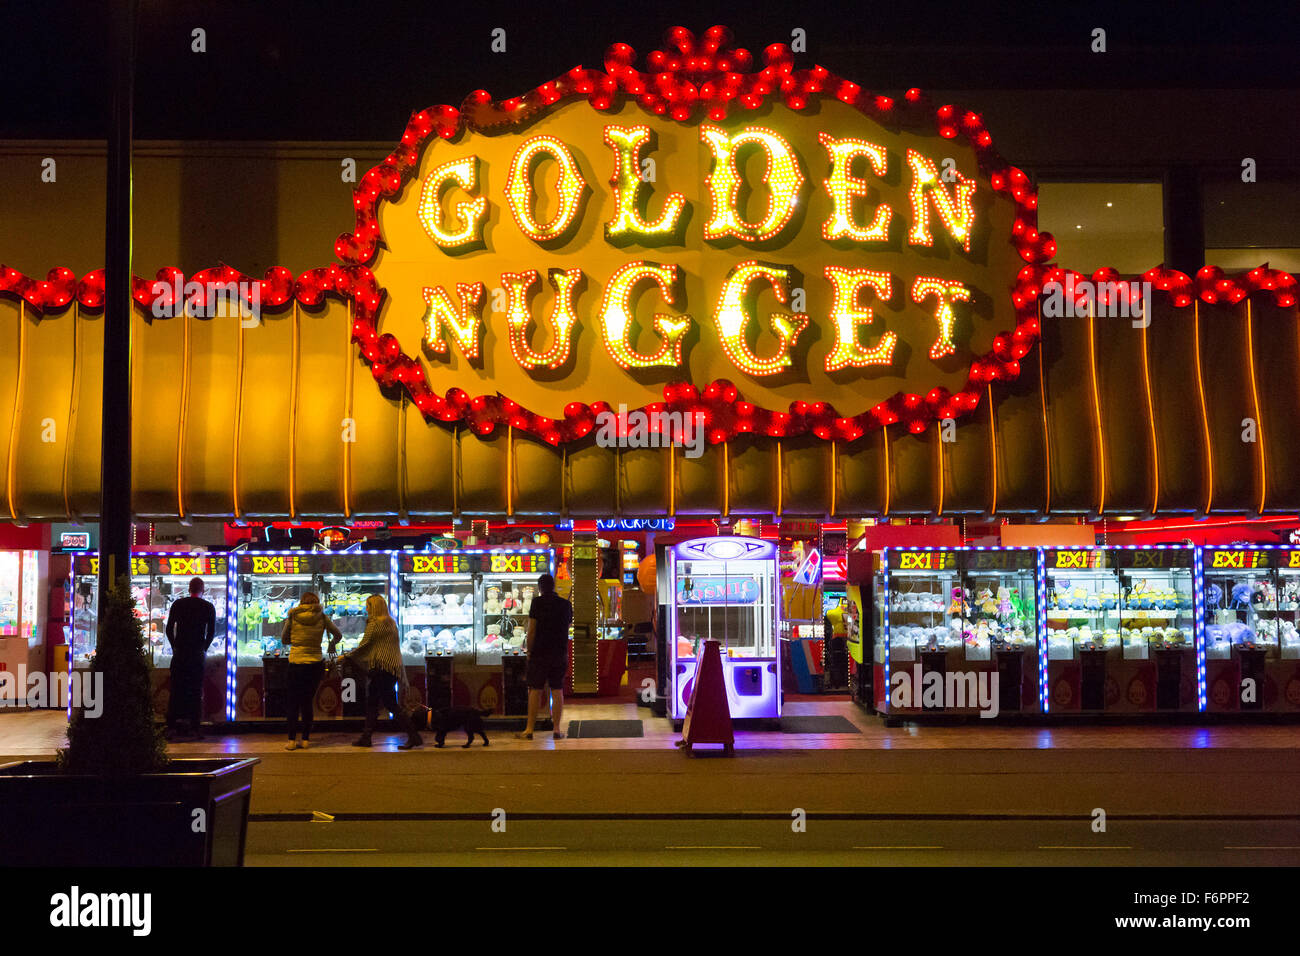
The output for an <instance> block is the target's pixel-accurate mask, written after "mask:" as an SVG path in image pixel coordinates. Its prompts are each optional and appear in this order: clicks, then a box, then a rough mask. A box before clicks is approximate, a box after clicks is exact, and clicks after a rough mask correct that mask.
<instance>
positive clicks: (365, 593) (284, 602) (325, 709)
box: [226, 551, 392, 720]
mask: <svg viewBox="0 0 1300 956" xmlns="http://www.w3.org/2000/svg"><path fill="white" fill-rule="evenodd" d="M391 571H392V567H391V557H390V555H389V553H388V552H381V551H357V552H347V553H334V552H325V551H302V552H298V551H242V552H238V557H237V565H236V574H235V578H234V580H233V582H232V587H233V589H234V592H235V593H234V594H233V595H232V603H233V604H234V605H235V607H236V611H235V617H234V619H233V623H232V625H231V626H232V629H233V631H234V634H233V635H232V640H231V643H232V644H233V645H234V647H235V653H233V654H231V655H230V656H229V658H228V661H227V666H228V668H229V670H228V673H227V687H228V688H229V696H228V699H227V704H226V707H227V713H228V715H229V717H230V719H231V720H261V719H273V720H283V719H284V718H285V717H286V716H287V715H288V706H287V701H286V697H285V695H286V693H287V686H288V685H287V681H288V669H287V666H288V659H289V648H288V646H287V645H285V644H282V643H281V641H280V636H281V634H282V633H283V631H284V622H285V617H286V616H287V615H288V612H289V611H291V610H293V608H295V607H297V606H298V604H299V603H300V602H301V600H302V596H303V594H304V593H305V592H307V591H313V592H315V594H316V596H317V597H319V598H320V603H321V610H322V611H323V612H324V613H325V615H326V616H327V617H329V618H331V619H332V620H333V621H334V623H335V625H337V626H338V629H339V630H340V631H341V632H342V634H343V638H342V640H341V641H340V642H339V645H338V648H337V649H338V651H339V653H343V652H346V651H350V650H352V649H354V648H355V647H356V646H357V645H358V644H360V643H361V636H362V633H363V632H364V631H365V623H366V599H367V598H368V597H370V595H372V594H379V595H382V596H383V597H384V598H386V599H388V600H390V601H391V599H392V593H391V581H392V576H391ZM329 640H330V634H329V633H328V632H326V634H325V635H324V637H323V639H322V641H321V652H322V654H327V653H328V650H329ZM315 709H316V717H326V718H328V717H342V716H358V715H360V714H361V713H362V712H363V710H362V706H361V703H360V701H359V699H358V701H355V702H354V701H348V702H345V701H344V700H343V699H342V694H341V686H340V683H339V678H338V675H337V674H332V675H330V676H329V677H327V678H326V679H325V680H323V681H322V682H321V686H320V689H319V690H318V691H317V693H316V702H315Z"/></svg>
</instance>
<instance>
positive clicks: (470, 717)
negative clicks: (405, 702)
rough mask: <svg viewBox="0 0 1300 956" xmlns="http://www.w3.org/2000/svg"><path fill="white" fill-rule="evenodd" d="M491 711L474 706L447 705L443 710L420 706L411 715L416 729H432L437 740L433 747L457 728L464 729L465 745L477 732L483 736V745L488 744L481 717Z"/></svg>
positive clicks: (442, 741) (439, 745)
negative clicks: (465, 735) (466, 736)
mask: <svg viewBox="0 0 1300 956" xmlns="http://www.w3.org/2000/svg"><path fill="white" fill-rule="evenodd" d="M490 713H492V711H490V710H479V709H478V708H476V707H448V708H447V709H445V710H430V709H429V708H428V707H421V708H419V709H418V710H416V711H415V713H413V714H412V715H411V719H412V720H413V721H414V723H415V726H416V728H417V729H420V730H423V729H424V728H425V727H427V728H428V729H429V730H431V731H433V734H434V736H435V737H437V739H438V742H437V743H436V744H434V746H435V747H441V746H442V745H443V743H444V742H445V741H446V739H447V734H448V733H450V732H451V731H453V730H456V729H457V728H460V729H462V730H464V731H465V733H466V734H467V735H468V739H467V740H466V741H465V747H469V746H471V745H472V744H473V743H474V735H475V734H478V735H479V736H480V737H482V738H483V746H484V747H486V746H488V735H487V730H486V729H485V728H484V726H483V718H484V717H486V716H488V715H489V714H490Z"/></svg>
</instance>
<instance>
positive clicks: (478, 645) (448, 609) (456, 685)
mask: <svg viewBox="0 0 1300 956" xmlns="http://www.w3.org/2000/svg"><path fill="white" fill-rule="evenodd" d="M397 558H398V571H397V578H398V585H397V587H398V592H399V594H400V598H399V601H400V606H399V624H400V627H401V631H402V655H403V660H405V661H406V662H407V663H408V664H411V663H414V661H415V660H416V659H418V660H419V662H420V663H421V664H422V665H423V666H424V668H425V674H426V677H425V679H426V695H427V700H428V703H429V706H430V707H433V708H439V707H450V706H458V707H478V708H481V709H484V710H491V711H492V712H494V713H497V714H502V713H505V714H513V713H523V712H525V711H526V708H527V699H528V697H527V690H526V688H524V686H523V674H524V667H523V663H524V659H525V651H524V639H525V636H526V635H527V632H528V610H529V607H530V606H531V604H532V600H533V595H534V594H535V593H536V591H537V578H538V577H539V576H540V575H542V574H554V573H555V558H554V552H553V551H551V550H550V549H549V548H462V549H459V550H446V551H439V552H403V553H400V554H399V555H398V556H397ZM521 691H522V693H520V692H521ZM521 708H522V709H521Z"/></svg>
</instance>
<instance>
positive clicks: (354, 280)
mask: <svg viewBox="0 0 1300 956" xmlns="http://www.w3.org/2000/svg"><path fill="white" fill-rule="evenodd" d="M1071 277H1073V281H1074V282H1075V284H1076V285H1078V284H1079V283H1081V282H1083V281H1088V282H1091V283H1092V285H1093V287H1095V288H1096V290H1097V297H1098V298H1099V299H1101V300H1102V301H1106V299H1105V297H1106V295H1107V294H1108V291H1109V290H1108V286H1109V284H1110V283H1114V282H1119V281H1120V274H1119V273H1118V272H1117V271H1116V270H1114V269H1111V268H1105V269H1098V270H1097V271H1096V272H1094V273H1092V275H1086V274H1082V273H1077V272H1073V271H1072V270H1068V269H1063V268H1060V267H1058V266H1049V267H1042V266H1026V267H1025V268H1024V269H1022V270H1021V273H1020V277H1019V281H1018V283H1017V291H1016V293H1015V295H1016V296H1018V297H1020V300H1021V301H1023V302H1024V303H1027V304H1028V305H1029V307H1030V308H1033V309H1035V311H1036V309H1037V306H1036V303H1037V301H1038V297H1039V296H1040V295H1041V294H1042V292H1043V286H1044V285H1045V284H1047V283H1059V284H1060V286H1061V287H1062V288H1068V287H1069V283H1070V280H1071ZM1141 278H1142V279H1143V281H1146V282H1150V283H1151V286H1152V288H1153V289H1154V290H1156V292H1157V293H1158V294H1160V295H1163V296H1164V297H1165V298H1166V299H1168V300H1169V301H1170V302H1171V303H1172V304H1173V305H1174V306H1175V307H1176V308H1187V307H1189V306H1191V305H1192V303H1193V302H1195V301H1197V300H1199V301H1201V302H1204V303H1206V304H1207V305H1215V304H1221V303H1224V304H1228V305H1236V304H1238V303H1240V302H1241V301H1242V300H1243V299H1245V298H1246V297H1247V296H1249V295H1252V294H1263V293H1267V294H1269V295H1271V298H1272V300H1273V304H1274V305H1276V306H1278V307H1280V308H1290V307H1292V306H1295V305H1296V303H1297V301H1298V300H1300V281H1297V279H1296V277H1295V276H1293V275H1291V274H1290V273H1287V272H1283V271H1282V270H1280V269H1270V268H1268V267H1267V266H1258V267H1256V268H1254V269H1251V270H1250V271H1248V272H1243V273H1239V274H1237V275H1228V274H1226V273H1225V272H1224V271H1223V270H1222V269H1221V268H1219V267H1218V266H1215V265H1207V266H1204V267H1202V268H1201V269H1200V270H1198V271H1197V273H1196V275H1195V276H1189V275H1187V274H1186V273H1183V272H1178V271H1176V270H1173V269H1165V268H1164V267H1163V266H1159V267H1156V268H1154V269H1149V270H1148V271H1147V272H1145V273H1144V274H1143V275H1142V276H1141ZM156 281H157V282H162V283H165V284H166V286H167V287H168V288H169V289H171V288H174V285H175V283H176V282H177V281H179V282H180V283H181V285H182V287H183V286H185V285H186V284H187V282H194V283H198V285H199V286H200V291H199V292H198V294H197V295H196V296H195V297H194V299H193V300H192V301H193V302H194V304H195V305H196V306H199V307H202V306H203V305H204V304H205V301H206V300H205V294H206V291H207V288H208V283H213V284H218V283H235V284H236V286H237V288H240V289H251V288H253V287H254V286H256V288H257V289H258V295H259V297H260V305H261V307H262V309H263V310H264V311H269V312H272V313H274V312H277V311H280V310H282V309H286V308H289V307H290V306H291V305H293V304H294V303H297V304H298V305H301V306H307V307H318V306H320V305H321V304H323V303H324V302H325V301H326V299H327V298H329V299H335V300H340V301H346V302H350V303H351V304H352V305H353V307H354V310H355V316H360V315H362V314H363V312H365V313H369V314H371V315H373V314H374V313H375V312H376V311H377V310H378V308H379V305H380V303H381V302H382V300H383V294H384V293H383V289H381V288H380V287H379V284H378V283H377V282H376V280H375V277H374V274H373V273H372V272H371V271H370V270H369V269H368V268H366V267H365V266H347V265H329V266H324V267H322V268H317V269H308V270H307V271H306V272H304V273H302V274H301V275H299V276H297V277H296V278H295V277H294V275H293V273H292V272H290V271H289V270H288V269H286V268H284V267H283V266H274V267H272V268H270V269H268V270H267V271H266V274H265V276H264V277H263V278H261V279H257V278H254V277H252V276H248V275H245V274H244V273H242V272H240V271H239V270H238V269H234V268H232V267H230V266H227V265H224V264H223V265H219V266H216V267H214V268H210V269H204V270H202V271H200V272H196V273H194V274H193V275H191V276H189V277H188V279H187V278H186V277H185V275H184V274H183V273H182V272H181V271H180V270H179V269H177V268H175V267H172V266H168V267H166V268H163V269H159V270H158V272H157V274H156ZM154 284H155V282H154V281H150V280H147V279H143V278H141V277H139V276H133V277H132V298H133V299H134V301H135V302H136V304H137V305H138V306H140V308H141V309H143V310H145V311H146V314H148V313H149V312H151V311H152V308H153V304H154V301H155V300H156V299H158V298H161V296H160V295H156V294H155V293H154V291H153V287H154ZM1126 287H1128V286H1126ZM1112 288H1113V287H1112ZM1128 288H1131V287H1128ZM1086 294H1087V293H1085V292H1083V291H1080V292H1079V293H1078V295H1079V296H1080V297H1081V298H1082V297H1083V296H1085V295H1086ZM0 296H6V297H9V298H16V299H21V300H22V301H24V302H26V303H27V305H28V306H30V307H31V309H32V312H33V315H35V316H40V315H42V314H43V313H46V312H58V311H61V310H63V309H66V308H67V307H68V306H70V305H71V304H72V302H73V301H74V300H75V301H76V303H77V305H78V306H79V307H81V308H83V309H88V310H90V311H97V310H100V309H102V308H103V307H104V270H103V269H95V270H93V271H91V272H88V273H86V274H85V275H84V276H82V277H81V278H80V279H78V278H77V276H76V273H74V272H73V271H72V270H71V269H67V268H63V267H58V268H54V269H51V270H50V271H49V272H48V273H47V275H46V277H45V279H43V280H42V279H35V278H33V277H31V276H27V275H25V274H24V273H22V272H20V271H18V270H17V269H13V268H10V267H9V266H5V265H0ZM1019 304H1020V303H1019V302H1018V305H1019ZM154 321H168V320H167V319H166V318H163V319H155V320H154ZM1036 321H1037V319H1036V318H1035V322H1036ZM352 331H353V341H359V342H360V344H361V354H362V355H363V356H364V357H365V358H366V359H367V361H369V362H370V363H371V369H372V371H373V372H374V375H375V379H376V381H378V382H379V383H380V384H381V385H383V386H385V387H393V386H397V385H401V386H405V387H408V390H409V383H410V382H411V381H412V380H415V377H416V376H418V380H419V381H421V382H423V376H422V374H421V372H420V370H419V366H418V365H417V364H415V363H403V362H401V361H400V356H401V347H400V345H399V344H398V342H397V339H396V338H395V337H394V336H392V335H390V334H383V335H378V334H376V333H375V332H374V330H373V328H371V329H370V330H369V331H368V330H367V329H366V326H365V324H364V323H363V322H362V321H361V320H360V319H359V318H354V321H353V329H352ZM412 369H414V371H412ZM985 374H986V375H987V374H988V373H985ZM986 380H987V381H990V382H991V381H994V380H995V379H994V378H987V379H986ZM425 387H426V388H427V385H426V386H425ZM942 394H943V390H941V389H935V390H934V391H932V392H931V393H929V394H928V395H926V396H924V397H921V396H906V397H904V399H903V402H902V405H903V406H904V408H903V409H902V411H901V413H900V411H899V410H898V409H897V408H896V407H895V405H894V404H893V403H892V401H891V402H882V403H880V404H879V405H877V406H875V407H874V408H873V409H871V411H870V412H869V413H864V415H866V416H867V417H869V418H871V419H872V420H873V422H874V423H876V424H878V425H881V426H887V425H892V424H894V423H896V422H899V421H907V422H911V421H915V420H917V419H918V418H919V417H920V415H922V414H924V413H925V412H927V411H931V410H933V413H932V415H931V419H933V418H935V417H937V418H945V417H948V415H947V414H944V413H945V412H947V411H949V410H950V409H951V408H952V406H951V405H949V404H945V403H944V402H943V401H942ZM427 396H428V398H427V402H426V403H427V404H428V405H429V406H430V407H431V408H432V409H433V414H432V415H431V416H429V417H432V418H435V419H436V420H439V421H442V422H446V423H449V424H450V423H459V424H463V425H466V426H467V427H469V428H471V429H472V430H474V431H475V432H476V433H478V434H483V435H486V434H490V433H491V432H492V430H493V429H494V428H495V427H496V426H498V425H510V426H513V427H515V428H521V429H525V430H527V431H529V433H530V434H533V435H536V436H537V437H538V438H540V439H542V440H543V441H547V442H549V443H550V444H552V445H557V444H559V443H560V442H562V441H572V440H575V439H580V438H582V437H584V436H586V435H589V434H590V433H591V432H592V431H593V430H594V429H595V419H596V416H597V415H598V414H599V413H600V412H603V411H610V406H609V404H608V403H606V402H595V403H593V404H591V405H586V404H583V403H581V402H571V403H569V404H568V405H566V406H565V409H564V418H563V420H559V421H557V420H554V419H549V418H545V417H543V416H531V417H529V413H526V412H525V411H524V410H523V409H522V408H521V407H520V406H519V404H518V403H517V402H514V401H512V400H511V399H509V398H507V397H506V396H504V395H501V394H500V393H498V394H496V395H479V396H475V397H471V396H470V395H469V394H468V393H467V392H465V391H464V390H463V389H459V388H453V389H449V390H448V391H447V392H446V393H445V394H444V395H437V394H435V393H433V391H432V390H429V391H428V392H427ZM643 410H644V411H646V412H648V413H655V412H660V411H679V412H683V413H690V412H701V413H702V414H704V416H705V422H706V424H707V426H708V430H707V437H708V440H709V441H710V442H712V443H714V444H716V443H718V442H722V441H726V440H727V439H728V438H729V437H734V436H736V435H740V434H759V435H769V436H773V437H781V436H786V435H800V434H813V435H816V436H818V437H820V438H824V439H827V440H831V439H836V440H843V441H852V440H853V439H856V438H859V437H861V436H862V435H863V434H864V433H865V430H866V427H870V426H866V427H864V426H863V425H862V424H861V423H859V419H857V418H845V417H842V416H840V415H839V413H838V412H836V410H835V409H834V408H833V407H832V406H831V405H829V404H827V403H825V402H816V403H808V402H792V403H791V404H790V407H789V409H788V411H785V412H781V411H775V410H769V409H764V408H760V407H759V406H757V405H755V404H753V403H752V402H747V401H745V400H744V399H743V398H742V396H741V394H740V391H739V389H738V388H737V387H736V386H735V385H734V384H732V383H731V382H729V381H726V380H723V379H720V380H718V381H715V382H712V383H710V384H709V385H707V386H705V387H704V388H703V389H700V388H697V387H696V386H695V385H693V384H690V383H684V382H679V383H673V384H669V385H667V386H665V387H664V400H663V402H655V403H652V404H650V405H647V406H645V408H644V409H643ZM426 414H428V413H427V412H426ZM909 416H910V417H909ZM861 417H863V416H859V418H861ZM922 430H923V429H922Z"/></svg>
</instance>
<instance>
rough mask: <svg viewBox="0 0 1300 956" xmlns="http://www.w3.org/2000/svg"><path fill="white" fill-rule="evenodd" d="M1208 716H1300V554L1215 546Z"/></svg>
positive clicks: (1209, 602) (1206, 559) (1210, 572)
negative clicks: (1212, 713)
mask: <svg viewBox="0 0 1300 956" xmlns="http://www.w3.org/2000/svg"><path fill="white" fill-rule="evenodd" d="M1202 566H1203V575H1204V591H1203V611H1204V624H1205V626H1204V650H1205V688H1204V689H1205V698H1206V699H1205V709H1206V710H1210V711H1216V712H1230V711H1240V712H1247V713H1248V712H1261V711H1262V712H1287V711H1291V712H1294V711H1297V710H1300V634H1298V633H1297V630H1296V625H1297V622H1300V549H1295V548H1289V547H1277V546H1268V545H1262V546H1261V545H1254V546H1241V547H1207V548H1205V549H1204V550H1203V551H1202Z"/></svg>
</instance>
